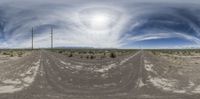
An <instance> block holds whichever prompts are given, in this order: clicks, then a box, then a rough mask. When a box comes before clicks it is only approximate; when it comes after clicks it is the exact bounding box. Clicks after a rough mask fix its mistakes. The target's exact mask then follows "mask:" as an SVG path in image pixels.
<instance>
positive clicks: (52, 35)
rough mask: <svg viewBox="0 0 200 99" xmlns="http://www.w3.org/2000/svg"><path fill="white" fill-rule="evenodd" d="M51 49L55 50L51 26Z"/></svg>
mask: <svg viewBox="0 0 200 99" xmlns="http://www.w3.org/2000/svg"><path fill="white" fill-rule="evenodd" d="M51 49H53V27H52V26H51Z"/></svg>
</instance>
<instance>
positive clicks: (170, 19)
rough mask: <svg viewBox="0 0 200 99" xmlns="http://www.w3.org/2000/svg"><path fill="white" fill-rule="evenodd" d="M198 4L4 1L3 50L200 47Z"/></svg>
mask: <svg viewBox="0 0 200 99" xmlns="http://www.w3.org/2000/svg"><path fill="white" fill-rule="evenodd" d="M198 12H200V2H199V1H198V0H193V1H191V0H190V1H188V0H167V1H163V0H124V1H122V0H101V1H99V0H59V1H58V0H56V1H55V0H42V1H41V0H1V1H0V48H30V47H31V29H32V28H34V31H35V32H34V46H35V47H37V48H41V47H50V27H53V28H54V46H55V47H60V46H62V47H63V46H66V47H67V46H70V47H95V48H140V47H142V48H190V47H200V13H198Z"/></svg>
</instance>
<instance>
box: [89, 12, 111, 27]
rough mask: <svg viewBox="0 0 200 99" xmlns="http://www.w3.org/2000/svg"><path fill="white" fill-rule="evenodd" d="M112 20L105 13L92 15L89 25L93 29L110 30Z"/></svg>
mask: <svg viewBox="0 0 200 99" xmlns="http://www.w3.org/2000/svg"><path fill="white" fill-rule="evenodd" d="M111 20H112V19H110V17H109V15H107V14H105V13H96V14H93V15H91V18H90V20H89V25H90V27H91V28H93V29H96V30H102V29H106V28H109V25H110V24H111Z"/></svg>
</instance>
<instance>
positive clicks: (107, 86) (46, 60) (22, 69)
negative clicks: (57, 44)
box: [0, 50, 200, 99]
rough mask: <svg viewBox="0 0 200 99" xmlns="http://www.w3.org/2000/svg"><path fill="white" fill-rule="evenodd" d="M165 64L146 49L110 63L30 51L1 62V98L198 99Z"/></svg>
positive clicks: (195, 93) (193, 90)
mask: <svg viewBox="0 0 200 99" xmlns="http://www.w3.org/2000/svg"><path fill="white" fill-rule="evenodd" d="M163 64H165V65H163ZM161 65H162V66H161ZM169 65H171V64H169V63H167V62H166V61H165V60H162V59H159V58H157V57H156V56H153V55H152V54H150V53H148V52H144V51H138V52H137V53H135V54H134V55H130V56H127V57H126V58H121V59H113V60H110V61H89V60H88V61H83V60H78V59H76V60H74V59H72V58H69V57H67V56H64V55H61V54H58V53H53V52H49V51H44V50H41V51H34V52H32V54H30V55H28V56H25V57H23V58H21V59H18V60H12V61H8V62H4V63H0V99H198V94H199V93H200V92H199V93H198V90H197V89H196V91H195V89H194V88H193V89H192V87H195V86H197V85H191V83H190V82H189V81H188V80H187V79H186V78H184V77H181V76H180V75H178V74H176V73H174V74H173V73H171V74H170V73H167V72H166V71H167V69H166V67H168V66H169ZM172 75H173V76H172ZM180 82H181V84H180ZM178 83H179V84H178ZM177 86H178V87H177ZM189 87H191V88H189Z"/></svg>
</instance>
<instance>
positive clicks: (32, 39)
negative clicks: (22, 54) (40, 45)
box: [31, 28, 34, 50]
mask: <svg viewBox="0 0 200 99" xmlns="http://www.w3.org/2000/svg"><path fill="white" fill-rule="evenodd" d="M33 32H34V30H33V28H32V32H31V33H32V35H31V37H32V42H31V44H32V48H31V49H32V50H33Z"/></svg>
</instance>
